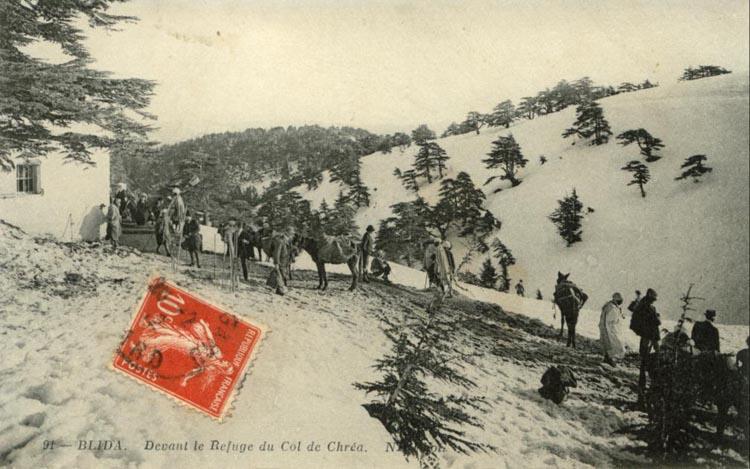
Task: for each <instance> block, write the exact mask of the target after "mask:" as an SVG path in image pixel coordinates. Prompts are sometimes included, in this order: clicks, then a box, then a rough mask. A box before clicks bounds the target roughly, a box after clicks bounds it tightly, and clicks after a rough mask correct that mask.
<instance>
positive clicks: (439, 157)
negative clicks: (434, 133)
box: [427, 142, 450, 179]
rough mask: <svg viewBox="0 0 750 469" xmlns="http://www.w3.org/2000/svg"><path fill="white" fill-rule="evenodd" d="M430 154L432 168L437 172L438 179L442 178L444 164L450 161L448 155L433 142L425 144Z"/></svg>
mask: <svg viewBox="0 0 750 469" xmlns="http://www.w3.org/2000/svg"><path fill="white" fill-rule="evenodd" d="M427 146H428V148H429V153H430V159H431V160H432V163H433V166H434V167H435V168H437V170H438V177H439V178H440V179H442V178H443V171H445V169H446V166H445V162H446V161H448V160H449V159H450V157H449V156H448V153H446V151H445V150H443V148H442V147H441V146H440V145H438V144H437V143H435V142H430V143H428V144H427Z"/></svg>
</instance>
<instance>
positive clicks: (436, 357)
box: [354, 302, 492, 465]
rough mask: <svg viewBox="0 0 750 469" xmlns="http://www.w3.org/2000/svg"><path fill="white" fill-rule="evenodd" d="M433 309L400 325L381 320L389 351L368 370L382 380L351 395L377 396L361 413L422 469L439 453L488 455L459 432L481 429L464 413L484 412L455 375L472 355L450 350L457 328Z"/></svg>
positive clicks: (466, 382)
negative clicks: (444, 390)
mask: <svg viewBox="0 0 750 469" xmlns="http://www.w3.org/2000/svg"><path fill="white" fill-rule="evenodd" d="M435 305H436V302H433V303H432V304H431V305H430V306H429V307H428V309H427V317H416V318H414V319H413V320H412V321H410V322H407V323H404V324H398V323H394V322H392V321H390V320H389V319H386V318H384V319H383V321H384V322H385V324H386V328H385V330H384V331H383V332H384V334H385V335H386V337H388V339H389V340H390V341H391V342H392V343H393V346H392V348H391V351H390V352H389V353H387V354H386V355H385V356H383V357H382V358H380V359H378V360H376V362H375V365H374V368H375V369H376V370H377V371H379V372H380V373H382V377H381V378H380V379H379V380H377V381H370V382H364V383H355V384H354V387H355V388H356V389H359V390H363V391H365V392H366V393H367V394H370V393H372V394H374V395H375V396H377V400H375V401H373V402H371V403H369V404H367V405H365V408H366V409H367V410H368V412H369V413H370V415H371V416H372V417H374V418H377V419H378V420H380V422H382V423H383V426H384V427H385V428H386V430H387V431H388V432H389V433H390V434H391V436H392V437H393V438H394V440H395V442H396V444H397V445H398V447H399V449H400V450H401V452H402V453H403V454H404V455H405V456H406V457H407V458H408V457H416V458H418V459H419V461H420V462H421V463H422V464H423V465H426V464H429V463H430V462H434V460H435V453H436V451H440V450H443V449H451V450H453V451H457V452H460V453H464V454H469V453H471V452H477V451H486V450H489V449H492V447H491V446H489V445H486V444H482V443H478V442H475V441H472V440H470V439H469V438H467V436H466V434H465V432H464V431H463V430H461V428H460V427H461V426H464V425H469V426H474V427H477V428H480V429H481V428H482V425H481V422H480V421H479V420H478V419H477V418H476V417H473V416H472V415H471V414H470V413H469V411H478V410H482V409H484V408H485V407H486V401H485V399H484V398H482V397H478V396H469V395H466V392H465V391H467V390H470V389H473V388H475V387H476V383H474V381H472V380H471V379H469V378H467V377H465V376H464V375H463V374H462V373H461V371H462V368H463V366H464V364H465V363H472V359H473V357H474V355H463V354H461V352H459V351H457V350H456V347H455V341H456V340H458V333H459V331H460V330H461V327H459V325H458V324H457V321H456V320H455V319H449V318H446V317H445V315H444V314H443V313H441V312H440V311H439V306H435ZM457 359H458V360H457ZM434 382H442V383H445V384H447V385H451V386H454V387H458V388H460V389H461V390H462V391H463V392H462V393H461V394H443V395H440V394H437V393H436V392H434V391H431V390H430V387H429V384H432V383H434Z"/></svg>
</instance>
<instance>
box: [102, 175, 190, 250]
mask: <svg viewBox="0 0 750 469" xmlns="http://www.w3.org/2000/svg"><path fill="white" fill-rule="evenodd" d="M175 189H176V192H177V193H178V194H179V192H180V190H179V188H175ZM174 199H175V191H174V190H173V192H172V195H171V196H167V197H166V198H158V199H156V200H153V199H152V198H150V197H149V195H148V194H146V193H145V192H141V193H138V194H134V193H132V192H131V191H129V190H128V187H127V185H126V184H125V183H122V182H121V183H118V184H117V189H116V190H115V193H114V195H112V196H111V197H110V200H109V206H108V207H106V223H107V230H106V235H105V238H104V239H105V240H107V241H110V242H111V243H112V246H114V247H117V246H119V242H120V237H121V235H122V225H123V223H125V222H131V223H134V224H135V225H138V226H144V225H146V224H148V223H152V224H154V226H155V229H156V230H157V231H159V230H160V223H161V222H162V218H161V217H162V216H163V212H165V211H167V210H169V211H171V212H172V217H173V218H174V220H173V222H174V223H175V224H176V223H178V221H179V220H178V218H180V216H181V219H182V220H183V221H185V219H186V213H185V211H184V206H185V204H184V202H183V201H182V198H181V197H179V198H178V200H174ZM173 200H174V202H173ZM100 208H101V209H104V208H105V205H101V206H100ZM183 224H184V223H183ZM163 239H164V238H163V230H162V232H161V233H160V234H158V235H157V246H158V247H161V245H163V244H164V243H163V241H162V240H163ZM158 247H157V249H158ZM165 247H166V245H165Z"/></svg>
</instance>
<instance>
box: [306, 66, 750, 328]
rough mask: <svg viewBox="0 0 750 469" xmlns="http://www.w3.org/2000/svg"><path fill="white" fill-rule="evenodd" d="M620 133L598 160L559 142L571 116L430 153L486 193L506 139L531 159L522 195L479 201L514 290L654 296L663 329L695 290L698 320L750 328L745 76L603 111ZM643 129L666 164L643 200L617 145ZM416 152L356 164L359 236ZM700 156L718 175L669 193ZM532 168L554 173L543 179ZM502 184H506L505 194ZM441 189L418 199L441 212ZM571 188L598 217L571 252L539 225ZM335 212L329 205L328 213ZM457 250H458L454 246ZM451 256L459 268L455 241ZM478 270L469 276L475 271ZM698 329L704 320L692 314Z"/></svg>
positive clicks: (632, 99)
mask: <svg viewBox="0 0 750 469" xmlns="http://www.w3.org/2000/svg"><path fill="white" fill-rule="evenodd" d="M601 104H602V107H603V108H604V113H605V117H606V118H607V119H608V120H609V122H610V125H611V127H612V131H613V133H614V135H613V138H612V139H611V140H610V143H609V144H606V145H602V146H599V147H592V146H588V145H586V144H584V143H583V142H577V143H576V144H575V145H572V143H573V140H572V139H563V138H562V137H561V136H560V134H561V133H562V131H563V129H565V128H566V127H569V126H570V125H571V124H572V122H573V121H574V119H575V109H574V108H569V109H566V110H564V111H561V112H558V113H555V114H552V115H549V116H543V117H540V118H536V119H534V120H531V121H526V120H524V121H519V122H518V123H516V124H514V125H512V126H511V128H510V129H508V130H506V129H496V128H494V129H483V130H482V133H481V134H480V135H476V134H474V133H470V134H465V135H460V136H453V137H448V138H444V139H440V140H438V143H439V144H440V145H441V146H442V147H443V148H444V149H445V150H446V151H447V153H448V155H449V156H450V160H449V161H448V165H449V172H448V176H451V177H452V176H455V175H456V174H457V173H458V172H459V171H466V172H468V173H469V174H470V175H471V177H472V179H473V180H474V183H475V184H476V185H477V186H480V185H481V184H482V183H483V182H484V181H485V180H486V179H487V177H488V176H489V175H491V174H492V173H490V172H489V171H487V170H486V169H485V168H484V165H483V164H482V162H481V160H482V159H483V158H484V157H485V154H486V153H487V152H488V151H489V150H490V148H491V142H492V141H493V140H494V139H496V138H497V136H498V135H504V134H507V133H509V132H512V133H513V135H514V136H515V138H516V140H517V141H518V142H519V143H520V145H521V148H522V151H523V153H524V155H525V157H526V158H527V159H528V160H529V164H528V166H527V167H526V168H525V170H523V173H522V174H521V177H522V179H523V183H522V184H521V185H520V186H518V187H516V188H512V189H511V188H509V187H508V188H505V189H504V190H503V191H501V192H499V193H496V194H492V190H494V189H495V188H496V187H506V186H500V185H498V184H496V183H492V184H491V185H490V186H485V187H484V190H485V193H486V194H487V197H488V200H487V204H486V207H487V208H488V209H489V210H491V211H492V212H493V213H494V214H495V216H497V217H499V218H500V219H501V220H502V222H503V227H502V230H501V232H500V233H499V237H500V238H501V239H502V240H503V241H504V242H505V244H507V245H508V246H509V247H510V249H511V250H512V251H513V253H514V255H515V257H516V259H517V261H518V264H517V265H516V266H514V267H512V268H511V272H510V274H511V277H512V279H513V282H514V283H515V281H516V280H517V279H519V278H523V279H524V283H525V284H526V290H527V292H528V293H529V294H534V293H535V292H536V289H540V290H541V291H542V293H543V294H544V296H545V298H547V297H549V296H550V295H551V293H552V288H553V285H554V281H555V278H556V273H557V271H558V270H560V271H563V272H571V273H572V275H571V278H572V279H573V280H575V281H576V282H577V283H578V284H579V285H580V286H581V287H583V288H584V290H586V291H587V292H588V293H589V294H590V295H591V304H593V305H600V304H602V303H604V302H605V301H606V300H607V299H608V298H609V296H610V295H611V294H612V292H614V291H620V292H622V293H623V294H625V296H626V298H629V297H630V296H631V295H632V292H633V291H634V290H635V289H640V290H642V291H645V288H647V287H653V288H655V289H656V290H657V291H658V292H659V294H660V300H659V302H658V304H657V306H658V307H659V310H660V311H661V312H662V314H663V315H664V316H667V317H672V318H674V317H676V316H677V315H678V314H679V300H678V298H679V297H680V296H681V294H682V293H683V292H684V291H685V289H686V288H687V286H688V285H689V284H690V283H695V284H696V287H695V288H694V290H693V293H694V294H696V295H697V296H701V297H704V298H705V299H706V300H705V302H697V303H696V307H697V308H698V310H699V311H701V310H702V309H701V308H706V307H713V308H715V309H716V310H717V311H718V312H719V316H718V321H719V322H727V323H734V324H747V322H748V282H749V280H750V274H749V272H748V261H747V259H748V244H749V243H750V237H749V235H748V229H749V228H748V197H749V194H748V171H749V166H748V160H749V158H748V76H747V74H740V73H734V74H731V75H726V76H722V77H714V78H708V79H703V80H696V81H691V82H680V83H673V84H663V85H662V86H661V87H658V88H653V89H649V90H644V91H638V92H634V93H627V94H622V95H617V96H614V97H610V98H607V99H603V100H602V101H601ZM638 127H643V128H645V129H647V130H648V131H649V132H651V134H652V135H654V136H656V137H659V138H661V139H662V140H663V142H664V144H665V145H666V148H664V150H663V152H662V154H663V156H664V157H663V158H662V159H661V160H659V161H657V162H655V163H650V164H649V169H650V171H651V176H652V180H651V182H650V183H649V184H648V185H647V186H646V188H645V189H646V192H647V197H646V198H645V199H642V198H641V197H640V194H639V192H638V189H637V187H636V186H627V185H626V183H627V182H628V181H629V173H626V172H624V171H621V170H620V168H621V167H622V166H624V165H625V164H626V163H627V162H628V161H630V160H632V159H640V157H639V155H638V149H637V147H636V146H635V145H631V146H628V147H622V146H620V145H618V144H617V143H616V142H615V139H614V136H616V135H617V134H619V133H620V132H623V131H625V130H628V129H631V128H638ZM415 152H416V149H415V148H414V146H412V147H410V148H409V149H407V150H406V151H405V152H403V153H402V152H400V151H399V150H398V149H395V150H394V152H393V153H392V154H390V155H383V154H380V153H376V154H372V155H369V156H367V157H364V158H363V160H362V163H363V166H362V168H363V169H362V175H363V179H364V182H365V184H367V185H368V186H369V187H370V188H371V192H372V204H371V207H369V208H366V209H362V210H360V212H359V213H358V215H357V221H358V224H359V225H360V227H362V228H363V227H364V226H366V225H367V224H373V225H375V226H377V222H378V221H379V220H380V219H382V218H384V217H387V216H389V215H390V208H389V207H390V205H392V204H393V203H396V202H399V201H403V200H409V199H411V198H413V195H411V194H409V193H408V192H407V191H406V190H405V189H404V188H403V187H402V186H401V184H400V183H399V181H398V180H397V179H396V178H395V177H394V176H393V175H392V173H393V169H394V168H396V167H398V168H401V169H407V168H408V167H409V166H410V165H411V162H412V161H413V155H414V153H415ZM699 153H702V154H706V155H707V156H708V158H709V166H711V167H713V169H714V170H713V173H711V174H709V175H708V176H707V177H705V178H704V180H703V182H701V183H700V184H693V183H692V182H690V181H675V180H674V178H675V177H676V176H677V175H679V166H680V165H681V164H682V162H683V161H684V159H685V158H687V157H688V156H690V155H693V154H699ZM539 155H545V156H546V157H547V158H548V160H549V161H548V163H547V164H545V165H543V166H541V165H540V164H539V162H538V157H539ZM325 176H326V177H325V179H324V182H323V184H322V185H321V186H320V187H319V188H318V189H316V190H314V191H303V190H301V191H300V192H301V193H303V195H305V196H306V197H307V198H309V199H310V200H311V201H313V205H316V204H318V203H320V201H321V200H322V199H323V198H324V197H328V198H329V199H333V198H334V197H335V194H337V193H338V190H339V188H338V187H337V186H336V185H335V183H334V184H332V183H330V181H329V180H328V178H327V175H325ZM503 184H506V185H507V183H503ZM438 185H439V183H433V184H432V185H431V186H426V185H425V186H423V187H422V188H421V189H420V192H421V194H422V195H423V196H424V197H425V198H426V199H427V200H428V201H431V202H435V201H436V200H437V189H438ZM573 187H575V188H576V190H577V191H578V194H579V196H580V198H581V201H582V202H583V203H584V206H587V207H592V208H593V209H595V212H594V213H591V214H588V215H587V216H586V217H585V219H584V223H583V242H581V243H578V244H575V245H574V246H572V247H570V248H566V247H565V245H564V242H563V240H562V239H561V238H560V237H559V235H558V234H557V233H556V231H555V228H554V226H553V225H552V224H551V222H550V221H549V220H548V219H547V216H548V215H549V213H550V212H552V210H553V209H554V208H555V207H556V201H557V200H558V199H560V198H562V197H563V196H564V195H565V194H566V192H569V191H570V190H571V189H572V188H573ZM329 202H331V200H329ZM454 241H455V240H454ZM454 245H456V246H457V250H458V252H457V256H458V257H459V258H460V256H461V255H462V249H463V247H462V246H463V244H462V243H461V242H460V241H459V242H456V243H454ZM482 260H483V259H482V258H479V257H477V258H476V259H474V261H473V263H472V265H471V266H470V267H469V270H472V271H474V272H478V271H479V265H480V264H481V262H482ZM694 316H695V317H701V318H702V315H701V314H699V313H694Z"/></svg>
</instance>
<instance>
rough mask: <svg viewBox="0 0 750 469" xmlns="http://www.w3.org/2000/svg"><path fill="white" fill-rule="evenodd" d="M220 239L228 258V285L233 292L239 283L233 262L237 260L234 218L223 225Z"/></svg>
mask: <svg viewBox="0 0 750 469" xmlns="http://www.w3.org/2000/svg"><path fill="white" fill-rule="evenodd" d="M222 237H223V239H224V244H225V245H226V247H227V255H228V257H229V284H230V287H231V288H232V290H235V289H236V288H237V286H238V284H239V282H238V280H237V263H236V262H235V260H236V259H237V242H238V228H237V221H236V220H235V219H234V218H232V219H230V220H229V222H228V223H227V224H226V225H224V229H223V231H222Z"/></svg>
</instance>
